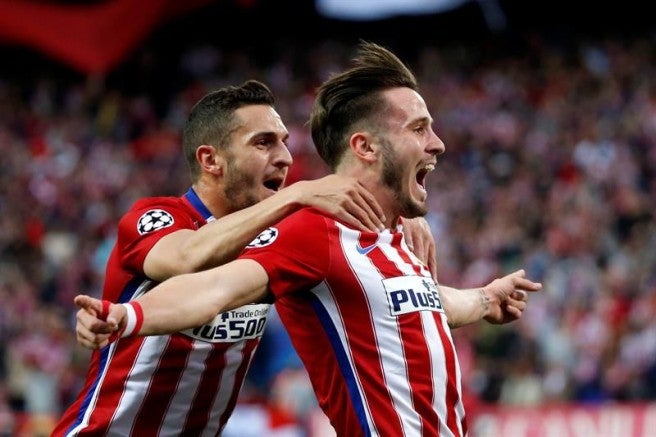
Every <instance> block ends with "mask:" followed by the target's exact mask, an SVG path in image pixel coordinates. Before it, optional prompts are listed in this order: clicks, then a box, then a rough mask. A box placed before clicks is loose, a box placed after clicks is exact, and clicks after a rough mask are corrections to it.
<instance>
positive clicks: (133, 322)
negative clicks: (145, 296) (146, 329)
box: [121, 301, 143, 338]
mask: <svg viewBox="0 0 656 437" xmlns="http://www.w3.org/2000/svg"><path fill="white" fill-rule="evenodd" d="M121 305H123V307H125V311H126V320H125V329H123V332H121V338H123V337H128V336H130V335H133V334H135V335H136V334H138V333H139V330H140V329H141V325H142V323H143V311H142V310H141V305H139V303H138V302H134V301H133V302H128V303H123V304H121Z"/></svg>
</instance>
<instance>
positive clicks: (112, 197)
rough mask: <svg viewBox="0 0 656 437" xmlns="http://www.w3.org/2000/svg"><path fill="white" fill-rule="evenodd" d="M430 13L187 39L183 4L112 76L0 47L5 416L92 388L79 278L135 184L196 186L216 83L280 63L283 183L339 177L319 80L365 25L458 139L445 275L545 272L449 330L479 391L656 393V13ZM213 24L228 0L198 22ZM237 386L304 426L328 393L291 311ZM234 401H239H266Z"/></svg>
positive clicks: (435, 202)
mask: <svg viewBox="0 0 656 437" xmlns="http://www.w3.org/2000/svg"><path fill="white" fill-rule="evenodd" d="M242 3H248V2H242ZM233 6H234V5H233ZM206 15H207V14H206ZM453 17H454V16H453V15H452V16H451V18H453ZM448 18H449V17H447V18H446V20H448ZM249 19H252V16H251V15H249V16H247V17H246V20H249ZM442 20H444V18H442ZM188 21H190V20H188ZM322 23H323V24H322V25H324V26H328V25H330V24H331V22H325V23H324V22H322ZM418 23H421V26H422V27H423V28H422V29H421V31H419V30H418V29H416V28H413V27H412V26H409V27H405V28H403V29H394V28H392V26H391V24H393V23H392V22H385V23H382V24H381V25H380V26H379V27H375V28H374V27H371V25H369V26H370V27H368V29H369V33H368V34H357V33H356V32H355V31H354V30H349V31H348V32H350V33H348V32H347V34H344V33H343V31H344V30H346V29H351V28H347V27H345V26H344V25H343V24H341V25H340V27H339V29H340V37H330V36H329V33H330V32H329V30H326V29H324V30H323V32H319V31H318V32H317V34H316V35H315V36H314V37H313V38H299V37H287V38H281V39H275V36H276V35H275V29H276V26H275V24H276V23H275V20H274V22H273V23H268V26H267V27H265V28H264V30H265V32H266V31H269V30H271V29H273V32H274V33H272V34H271V35H268V34H267V33H264V34H263V35H260V36H257V37H256V36H254V35H253V32H258V28H257V27H258V26H257V23H253V22H248V21H247V22H245V23H243V24H242V25H241V27H239V29H238V30H237V31H235V32H232V33H227V32H223V33H221V35H225V36H224V37H222V38H223V39H221V40H220V41H217V40H203V39H202V38H199V37H198V36H199V34H198V32H199V29H198V28H194V31H193V32H192V31H189V32H190V33H191V34H193V35H194V36H195V38H189V40H186V42H185V40H184V35H185V32H187V31H188V29H189V27H188V26H189V23H185V26H187V27H184V28H183V27H182V25H178V27H175V26H173V27H169V28H167V29H164V30H161V31H159V33H155V34H154V35H153V36H152V37H151V39H149V40H147V41H146V42H145V43H144V44H143V45H142V46H141V47H140V48H138V49H136V50H135V51H134V52H133V53H131V54H130V56H129V57H128V58H127V59H126V60H125V61H124V62H123V63H122V64H121V65H119V66H118V67H116V68H115V69H113V70H112V71H111V72H108V73H105V74H82V73H80V72H77V71H75V70H73V69H71V68H69V67H67V66H65V65H62V64H61V63H59V62H57V61H56V60H53V59H51V58H48V57H46V56H43V55H40V54H38V53H36V51H32V50H28V49H25V48H24V47H23V48H16V47H14V46H0V54H1V55H2V59H3V63H2V66H1V67H0V435H2V436H10V435H18V434H19V433H21V432H22V433H23V435H47V433H48V430H49V427H50V426H51V425H52V421H53V420H56V419H57V418H58V416H59V414H60V413H61V412H62V410H63V408H65V406H67V405H68V404H69V403H70V402H71V401H72V399H73V396H74V395H75V394H76V393H77V391H78V390H79V388H80V385H81V382H82V380H83V375H84V372H85V371H86V365H87V360H88V356H89V353H88V351H86V350H84V349H82V348H81V347H79V346H78V345H77V344H76V341H75V335H74V326H75V312H76V308H75V307H74V305H73V304H72V299H73V296H75V295H76V294H78V293H80V292H86V293H89V294H95V295H98V294H99V293H100V290H101V287H102V281H103V276H104V268H105V263H106V260H107V257H108V254H109V251H110V249H111V247H112V245H113V243H114V237H115V230H116V228H115V226H116V223H117V222H118V219H119V217H120V216H121V215H122V213H124V212H125V211H126V210H127V209H128V207H129V206H130V205H131V204H132V202H134V201H135V200H136V199H137V198H140V197H143V196H151V195H181V194H183V193H184V192H185V190H186V188H187V187H188V185H189V179H188V175H187V169H186V166H185V163H184V162H183V160H182V158H181V156H182V155H181V142H180V133H181V129H182V126H183V124H184V121H185V118H186V115H187V113H188V111H189V109H190V108H191V106H192V105H193V104H194V103H195V102H196V101H197V100H198V99H199V98H200V97H201V96H203V95H204V94H205V93H207V92H208V91H211V90H212V89H214V88H216V87H218V86H223V85H226V84H235V83H241V82H242V81H244V80H245V79H248V78H258V79H261V80H263V81H265V82H266V83H267V84H269V85H270V86H271V88H272V90H273V91H274V93H275V95H276V96H277V105H276V106H277V109H278V112H279V113H280V114H281V115H282V117H283V120H284V121H285V123H286V125H287V127H288V129H289V130H290V133H291V139H290V149H291V151H292V154H293V156H294V157H295V162H294V165H293V169H292V171H291V173H290V177H289V179H288V183H293V182H294V181H297V180H299V179H309V178H316V177H320V176H323V175H324V174H325V173H326V168H325V166H324V165H323V164H322V163H321V162H320V160H319V158H318V157H317V156H316V154H315V151H314V148H313V145H312V142H311V138H310V136H309V132H308V129H307V127H306V125H305V123H306V121H307V118H308V114H309V111H310V106H311V103H312V99H313V90H314V89H315V87H316V86H317V85H318V84H319V83H320V82H321V81H322V80H323V79H325V78H326V77H327V75H328V74H329V73H330V72H332V71H335V70H338V69H340V68H342V67H343V66H345V65H346V63H347V62H348V60H349V59H350V57H351V55H352V54H353V53H352V49H353V47H354V44H355V43H356V42H357V39H358V38H359V37H364V38H369V39H373V40H375V41H376V42H380V43H382V44H385V45H387V46H388V47H390V48H392V49H394V50H396V52H397V53H398V54H399V55H400V56H401V57H402V58H403V59H404V60H406V61H407V63H408V64H409V65H410V66H411V67H412V69H413V71H414V72H415V73H416V74H417V76H418V78H419V83H420V84H421V89H422V94H423V96H424V97H425V98H426V101H427V104H428V107H429V109H431V111H432V113H433V115H434V118H435V120H436V121H435V129H436V132H437V133H438V135H439V136H440V137H441V138H442V139H443V141H444V142H445V144H446V153H445V154H444V155H443V156H441V157H440V159H439V160H438V166H437V169H436V171H435V172H433V173H431V175H430V176H429V178H428V191H429V207H430V211H429V214H428V216H427V219H428V221H429V223H430V224H431V227H432V231H433V233H434V236H435V239H436V241H437V246H438V268H439V280H440V282H441V283H443V284H448V285H451V286H457V287H469V286H475V285H480V284H483V283H487V282H489V281H491V280H492V279H494V278H495V277H498V276H500V275H503V274H505V273H508V272H510V271H512V270H514V269H517V268H519V267H524V268H526V270H527V273H528V276H530V277H531V278H533V279H535V280H538V281H541V282H542V283H543V285H544V289H543V291H542V292H541V293H540V294H538V295H533V296H531V297H530V303H529V308H528V309H527V311H526V312H525V315H524V317H523V319H522V320H520V321H519V322H516V323H513V324H510V325H505V326H490V325H488V324H486V323H480V324H476V325H473V326H469V327H466V328H461V329H458V330H456V331H454V335H455V341H456V345H457V347H458V353H459V357H460V362H461V366H462V373H463V385H464V387H463V388H464V391H465V394H466V402H467V403H468V404H469V405H472V406H475V405H477V404H487V403H498V404H504V405H546V404H552V403H559V402H576V403H594V404H599V403H609V402H629V401H640V402H641V401H651V402H654V401H656V218H655V212H656V208H655V206H656V39H655V38H654V33H652V32H651V31H650V30H649V29H644V28H640V29H637V31H633V32H629V31H628V30H629V29H631V26H626V27H623V28H622V31H621V32H614V33H610V32H608V33H600V32H596V31H595V32H588V33H576V32H575V31H570V32H567V33H565V32H563V31H562V29H560V28H558V29H556V28H552V29H551V30H550V31H549V32H545V31H544V28H542V31H528V32H527V31H526V29H522V32H521V34H515V35H509V34H508V32H505V33H504V32H499V31H497V32H492V30H493V29H492V30H491V29H490V28H489V27H488V28H486V29H487V30H483V31H481V30H478V31H477V32H474V33H475V34H472V33H469V34H468V35H469V36H468V37H462V36H463V35H464V34H465V33H466V32H464V31H462V30H460V31H459V32H457V33H455V37H454V35H450V36H449V35H446V34H445V33H444V31H443V29H442V30H440V26H441V25H443V24H444V23H445V21H435V22H434V23H435V24H434V26H436V27H435V28H434V29H433V31H434V34H435V37H434V38H430V37H429V35H430V34H431V28H430V27H429V26H433V24H429V23H431V22H430V21H418ZM458 23H461V21H458ZM462 23H463V25H466V23H467V22H462ZM332 24H334V25H337V24H336V23H334V22H333V23H332ZM209 25H214V26H217V27H221V26H225V25H226V19H222V18H221V16H220V14H219V15H218V16H215V17H214V22H212V20H210V19H208V18H207V17H205V21H200V24H198V25H197V26H209ZM293 25H294V21H293V20H292V19H291V18H288V19H286V20H285V21H284V23H283V27H285V26H293ZM386 26H387V27H386ZM352 29H356V27H353V28H352ZM372 29H375V30H372ZM477 29H478V27H477ZM287 30H289V29H287ZM633 30H636V29H633ZM413 31H418V32H419V36H420V37H418V38H413V37H412V32H413ZM452 31H453V32H455V30H452ZM283 34H284V31H283ZM292 36H293V35H292ZM258 38H261V39H262V42H261V43H257V41H258ZM224 40H225V41H224ZM224 42H225V43H224ZM241 402H242V404H243V405H245V406H248V405H259V406H260V407H262V406H263V407H264V408H265V410H266V411H267V413H268V414H269V415H270V416H271V417H274V418H275V420H278V421H279V422H280V423H287V424H290V425H291V426H293V427H295V429H297V430H300V431H299V432H303V430H305V429H307V426H308V425H307V423H306V421H307V418H308V417H309V416H310V412H311V411H312V410H313V409H314V406H315V403H314V399H313V395H312V392H311V389H310V387H309V386H308V384H307V381H306V379H305V374H304V371H303V369H302V367H301V365H300V363H299V361H298V358H297V357H296V356H295V354H294V351H293V349H291V347H290V346H289V343H288V342H287V340H286V334H285V333H284V330H283V329H282V328H281V326H280V324H279V323H278V321H277V319H276V317H275V314H274V317H273V318H272V319H271V320H270V322H269V325H268V328H267V330H266V335H265V337H264V339H263V341H262V345H261V347H260V350H259V351H258V354H257V356H256V359H255V362H254V363H253V368H252V371H251V374H250V377H249V379H248V382H247V384H246V386H245V387H244V390H243V393H242V401H241ZM239 411H241V412H242V413H243V415H241V416H240V413H239ZM239 411H238V414H237V415H236V416H235V421H238V420H241V419H242V418H246V417H247V418H248V420H253V417H255V416H251V415H250V414H251V413H249V412H248V410H247V409H243V410H239ZM229 428H230V427H229ZM30 433H32V434H30ZM226 433H227V434H229V433H230V429H228V430H227V431H226ZM235 435H238V434H235Z"/></svg>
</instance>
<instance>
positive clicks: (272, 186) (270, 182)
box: [263, 178, 285, 191]
mask: <svg viewBox="0 0 656 437" xmlns="http://www.w3.org/2000/svg"><path fill="white" fill-rule="evenodd" d="M284 182H285V179H284V178H271V179H267V180H265V181H264V182H263V185H264V186H265V187H266V188H268V189H269V190H271V191H278V190H280V188H281V187H282V184H283V183H284Z"/></svg>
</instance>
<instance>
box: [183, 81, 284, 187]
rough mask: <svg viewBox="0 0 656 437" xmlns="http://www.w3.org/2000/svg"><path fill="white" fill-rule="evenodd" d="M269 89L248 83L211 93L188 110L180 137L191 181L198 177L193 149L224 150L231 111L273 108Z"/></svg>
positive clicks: (273, 100)
mask: <svg viewBox="0 0 656 437" xmlns="http://www.w3.org/2000/svg"><path fill="white" fill-rule="evenodd" d="M274 103H275V99H274V96H273V93H271V90H270V89H269V88H268V87H267V86H266V85H265V84H263V83H262V82H259V81H257V80H248V81H246V82H244V83H243V84H241V85H239V86H226V87H223V88H219V89H218V90H215V91H212V92H210V93H209V94H207V95H205V96H204V97H203V98H202V99H200V100H199V101H198V103H196V104H195V105H194V107H193V108H192V109H191V113H190V114H189V118H188V119H187V122H186V123H185V127H184V130H183V134H182V147H183V151H184V155H185V158H186V159H187V164H188V165H189V171H190V174H191V179H192V181H196V179H197V178H198V175H199V174H200V166H199V165H198V162H197V161H196V149H197V148H198V146H200V145H202V144H211V145H213V146H215V147H225V146H226V145H227V143H228V141H229V139H230V138H229V137H230V133H231V132H232V129H233V128H234V121H235V117H234V114H235V111H236V110H237V109H239V108H241V107H243V106H249V105H269V106H273V105H274Z"/></svg>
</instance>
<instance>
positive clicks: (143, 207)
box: [119, 197, 199, 234]
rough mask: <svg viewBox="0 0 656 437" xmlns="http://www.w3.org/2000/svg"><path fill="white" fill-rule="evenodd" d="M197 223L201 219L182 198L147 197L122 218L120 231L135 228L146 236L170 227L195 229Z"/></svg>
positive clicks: (135, 204) (140, 200)
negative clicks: (194, 224)
mask: <svg viewBox="0 0 656 437" xmlns="http://www.w3.org/2000/svg"><path fill="white" fill-rule="evenodd" d="M195 222H199V219H198V218H197V217H196V216H195V214H194V212H193V211H192V210H191V208H189V207H188V206H187V204H186V203H185V202H184V201H183V200H182V199H181V198H179V197H147V198H143V199H139V200H137V201H136V202H135V203H134V204H133V205H132V206H131V207H130V209H129V210H128V211H127V212H126V213H125V214H124V215H123V217H121V220H120V222H119V231H120V230H121V229H133V228H134V229H136V230H137V231H138V233H139V234H146V233H150V232H151V231H155V230H159V229H164V228H168V227H175V228H179V227H182V228H190V227H191V228H194V226H193V223H195ZM195 227H197V226H195Z"/></svg>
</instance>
